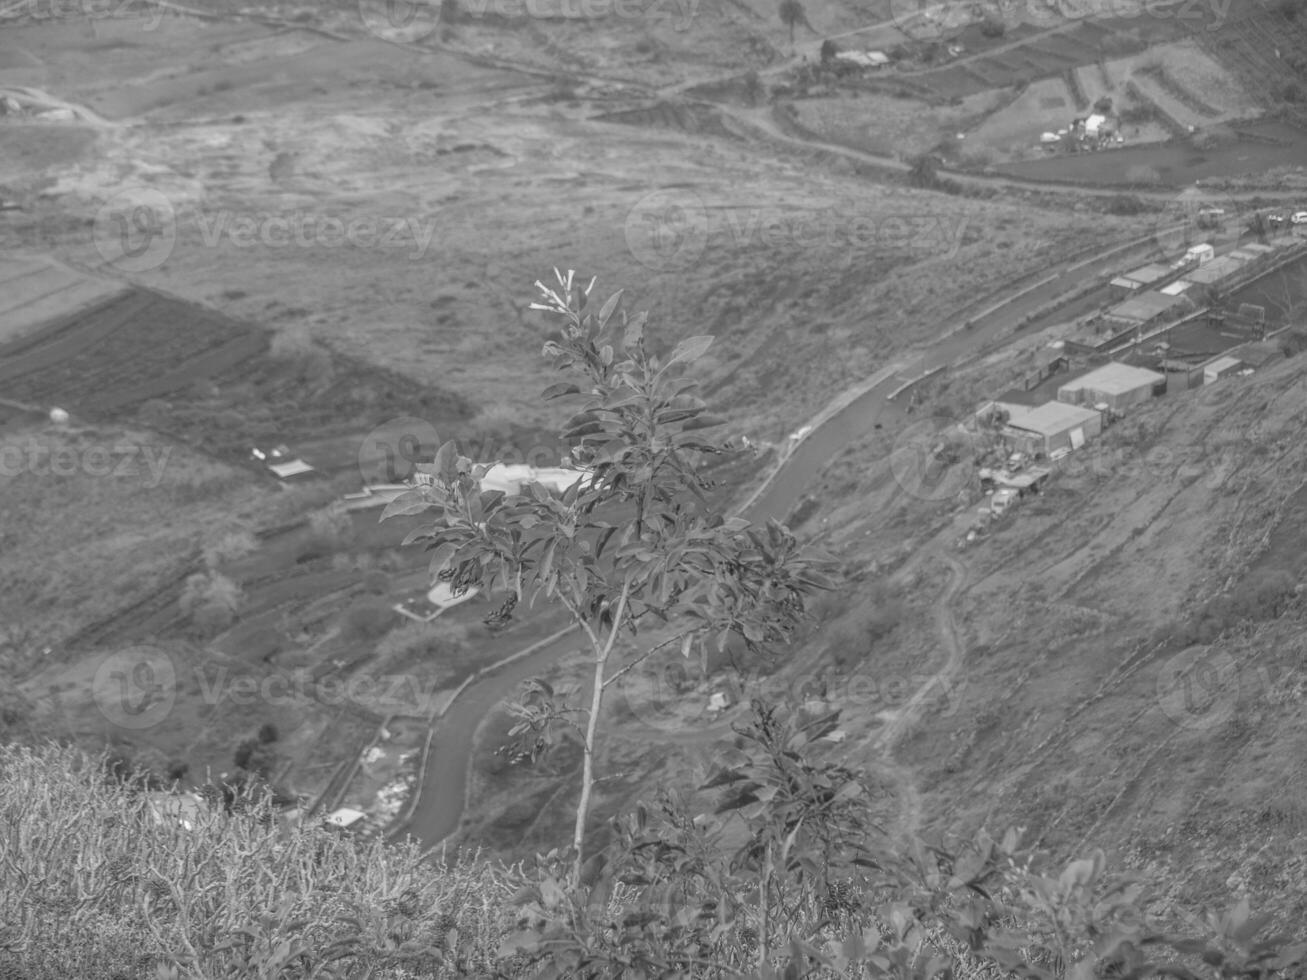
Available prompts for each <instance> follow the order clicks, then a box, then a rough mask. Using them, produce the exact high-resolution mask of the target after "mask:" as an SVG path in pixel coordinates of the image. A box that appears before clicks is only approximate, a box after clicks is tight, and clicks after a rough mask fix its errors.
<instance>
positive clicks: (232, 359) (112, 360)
mask: <svg viewBox="0 0 1307 980" xmlns="http://www.w3.org/2000/svg"><path fill="white" fill-rule="evenodd" d="M267 345H268V334H267V331H266V330H264V329H263V328H260V327H255V326H252V325H247V324H242V323H239V322H237V321H235V320H232V319H230V318H229V317H225V316H223V315H221V314H219V313H216V312H214V311H212V310H206V309H204V308H203V307H200V306H197V305H195V304H192V303H187V302H184V301H182V300H179V299H175V298H172V297H169V296H165V295H163V294H161V293H156V292H153V291H151V290H147V289H139V288H132V289H129V290H126V291H124V292H119V293H117V294H116V295H113V296H111V297H110V298H109V299H107V300H102V301H101V302H99V303H97V304H96V305H94V306H93V307H91V308H90V309H89V310H86V311H84V312H78V313H73V314H70V315H66V316H64V317H61V318H59V319H57V320H55V321H53V322H52V323H49V324H48V325H46V326H44V327H42V328H41V329H39V330H38V331H37V332H35V333H32V334H28V335H26V336H23V337H19V338H18V339H16V340H11V341H10V342H9V343H7V344H3V345H0V385H2V386H3V388H4V390H5V392H6V394H7V395H8V396H9V397H12V398H15V399H19V400H26V401H31V402H36V403H42V404H44V403H52V404H60V405H66V406H68V407H69V408H72V409H75V410H77V411H79V412H81V413H84V414H87V415H105V414H111V413H113V412H115V411H119V410H122V409H123V408H126V407H128V406H131V405H134V404H138V403H140V402H143V401H146V400H148V399H151V398H158V397H160V396H161V395H164V394H167V393H168V392H171V391H176V390H177V389H179V388H183V387H185V386H186V385H188V384H191V383H193V382H194V381H196V380H197V379H200V378H206V377H209V376H211V375H214V374H217V373H219V372H221V371H224V370H227V369H229V368H231V367H233V366H234V365H237V364H239V363H241V362H242V361H245V360H248V359H249V358H251V357H253V356H255V355H257V354H259V353H260V352H261V351H263V350H265V349H266V348H267Z"/></svg>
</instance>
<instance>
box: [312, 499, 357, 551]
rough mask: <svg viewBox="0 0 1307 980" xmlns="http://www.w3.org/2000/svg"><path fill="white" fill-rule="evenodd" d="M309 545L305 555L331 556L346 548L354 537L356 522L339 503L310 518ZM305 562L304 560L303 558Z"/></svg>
mask: <svg viewBox="0 0 1307 980" xmlns="http://www.w3.org/2000/svg"><path fill="white" fill-rule="evenodd" d="M309 534H310V540H309V543H308V544H307V545H306V546H305V548H304V554H312V555H314V557H319V556H321V555H329V554H332V553H333V552H336V551H339V550H340V549H341V548H343V547H345V545H347V544H348V543H349V542H350V541H351V540H352V539H353V537H354V522H353V521H352V520H350V516H349V511H347V510H345V508H343V507H341V506H340V505H339V504H337V503H333V504H330V505H329V506H327V507H324V508H323V509H322V510H320V511H317V512H316V513H314V514H311V515H310V516H309ZM301 560H303V558H301Z"/></svg>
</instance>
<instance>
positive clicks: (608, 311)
mask: <svg viewBox="0 0 1307 980" xmlns="http://www.w3.org/2000/svg"><path fill="white" fill-rule="evenodd" d="M625 291H626V290H624V289H619V290H618V291H617V292H615V293H613V295H611V296H609V297H608V299H607V300H606V301H605V302H604V305H603V307H602V308H601V309H600V310H599V328H600V329H601V330H602V329H603V328H604V327H606V326H608V318H609V317H611V316H612V315H613V311H614V310H615V309H617V304H618V303H620V302H621V301H622V293H624V292H625Z"/></svg>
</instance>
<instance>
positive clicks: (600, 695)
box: [572, 580, 631, 887]
mask: <svg viewBox="0 0 1307 980" xmlns="http://www.w3.org/2000/svg"><path fill="white" fill-rule="evenodd" d="M630 594H631V583H630V581H629V580H628V581H627V582H625V583H624V584H623V585H622V596H621V598H620V599H618V600H617V609H616V610H615V611H614V612H613V625H612V627H611V628H610V629H609V632H608V642H606V643H605V644H604V645H603V648H602V649H596V650H595V671H594V690H593V691H591V692H590V716H589V717H588V718H587V719H586V725H585V758H584V760H583V761H582V764H581V799H580V801H579V802H578V803H577V805H576V825H575V826H574V827H573V829H572V848H573V849H574V850H575V851H576V858H575V863H574V865H573V867H572V886H573V887H577V886H579V885H580V884H581V866H582V864H583V863H584V859H585V855H584V854H583V853H582V848H583V846H584V844H585V822H586V818H587V817H588V816H589V815H590V796H591V793H592V792H593V790H594V753H595V739H596V736H597V734H598V730H599V711H600V709H601V708H602V707H603V703H604V669H605V668H606V667H607V666H608V658H609V657H610V656H611V655H612V652H613V647H614V646H615V645H616V643H617V631H618V630H619V629H621V627H622V618H623V616H624V615H625V614H626V600H627V599H628V598H629V597H630Z"/></svg>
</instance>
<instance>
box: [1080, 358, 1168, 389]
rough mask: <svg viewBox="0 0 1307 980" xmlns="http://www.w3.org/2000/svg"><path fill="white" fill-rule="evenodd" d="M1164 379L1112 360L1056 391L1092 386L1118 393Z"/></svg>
mask: <svg viewBox="0 0 1307 980" xmlns="http://www.w3.org/2000/svg"><path fill="white" fill-rule="evenodd" d="M1165 380H1166V376H1165V375H1163V374H1158V373H1157V372H1156V371H1149V370H1147V369H1145V368H1141V367H1134V366H1133V365H1131V364H1119V363H1116V362H1113V363H1111V364H1104V365H1103V366H1102V367H1101V368H1098V369H1097V370H1094V371H1090V372H1089V373H1088V374H1086V375H1084V376H1082V377H1079V378H1076V379H1075V380H1074V381H1068V382H1067V383H1066V384H1064V385H1062V386H1061V387H1060V388H1059V389H1058V391H1059V392H1062V391H1079V390H1081V389H1083V388H1093V389H1094V390H1095V391H1101V392H1105V393H1107V394H1110V395H1120V394H1124V393H1125V392H1127V391H1134V390H1135V389H1136V388H1142V387H1144V386H1145V385H1150V386H1151V385H1155V384H1157V383H1159V382H1161V381H1165Z"/></svg>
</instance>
